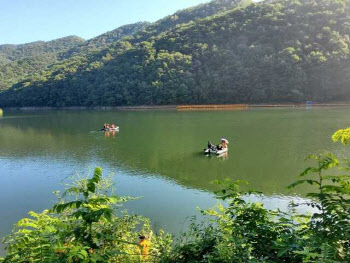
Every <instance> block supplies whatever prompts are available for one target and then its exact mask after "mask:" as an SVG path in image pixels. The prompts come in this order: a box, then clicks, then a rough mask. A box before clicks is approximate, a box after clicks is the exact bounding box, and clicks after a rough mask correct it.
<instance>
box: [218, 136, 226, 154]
mask: <svg viewBox="0 0 350 263" xmlns="http://www.w3.org/2000/svg"><path fill="white" fill-rule="evenodd" d="M227 144H228V140H226V139H225V138H222V139H221V143H220V144H219V145H217V146H216V147H217V149H218V150H219V151H220V150H223V149H226V148H227Z"/></svg>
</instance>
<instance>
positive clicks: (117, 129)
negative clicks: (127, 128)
mask: <svg viewBox="0 0 350 263" xmlns="http://www.w3.org/2000/svg"><path fill="white" fill-rule="evenodd" d="M101 131H105V132H111V131H119V127H118V126H117V127H115V128H108V129H102V130H101Z"/></svg>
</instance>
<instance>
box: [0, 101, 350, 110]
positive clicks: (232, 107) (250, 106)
mask: <svg viewBox="0 0 350 263" xmlns="http://www.w3.org/2000/svg"><path fill="white" fill-rule="evenodd" d="M304 107H350V103H314V104H306V103H272V104H270V103H269V104H267V103H263V104H207V105H205V104H203V105H165V106H164V105H152V106H149V105H141V106H98V107H86V106H81V107H80V106H77V107H75V106H73V107H4V108H2V110H3V111H45V110H101V111H103V110H119V111H133V110H134V111H143V110H178V111H191V110H198V111H201V110H246V109H254V108H304Z"/></svg>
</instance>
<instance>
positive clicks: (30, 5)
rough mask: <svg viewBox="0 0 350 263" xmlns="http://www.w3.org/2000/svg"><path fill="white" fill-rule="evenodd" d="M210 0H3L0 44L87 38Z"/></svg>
mask: <svg viewBox="0 0 350 263" xmlns="http://www.w3.org/2000/svg"><path fill="white" fill-rule="evenodd" d="M205 2H208V0H0V44H23V43H28V42H33V41H37V40H43V41H48V40H53V39H57V38H60V37H65V36H70V35H76V36H79V37H82V38H84V39H90V38H92V37H95V36H98V35H101V34H103V33H105V32H107V31H110V30H113V29H115V28H117V27H119V26H122V25H125V24H130V23H135V22H138V21H149V22H154V21H157V20H158V19H161V18H163V17H165V16H167V15H170V14H172V13H175V12H176V11H177V10H180V9H183V8H187V7H191V6H195V5H198V4H200V3H205Z"/></svg>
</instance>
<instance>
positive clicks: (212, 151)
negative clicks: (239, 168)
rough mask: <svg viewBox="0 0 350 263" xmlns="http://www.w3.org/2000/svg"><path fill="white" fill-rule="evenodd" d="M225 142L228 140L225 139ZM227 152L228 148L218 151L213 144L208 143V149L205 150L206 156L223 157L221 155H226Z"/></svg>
mask: <svg viewBox="0 0 350 263" xmlns="http://www.w3.org/2000/svg"><path fill="white" fill-rule="evenodd" d="M223 140H226V139H223ZM226 141H227V140H226ZM227 142H228V141H227ZM226 152H228V147H227V146H226V147H224V148H221V149H218V147H217V146H216V145H213V144H212V143H211V142H208V148H207V149H204V154H205V155H210V154H216V155H221V154H223V153H226Z"/></svg>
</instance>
